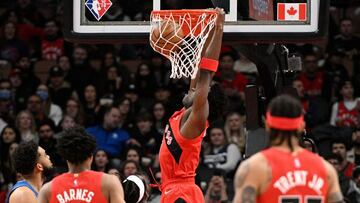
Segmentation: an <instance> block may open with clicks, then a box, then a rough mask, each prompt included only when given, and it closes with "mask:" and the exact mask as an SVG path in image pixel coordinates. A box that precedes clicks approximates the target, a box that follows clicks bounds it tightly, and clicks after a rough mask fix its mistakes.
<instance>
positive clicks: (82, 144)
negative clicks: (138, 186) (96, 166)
mask: <svg viewBox="0 0 360 203" xmlns="http://www.w3.org/2000/svg"><path fill="white" fill-rule="evenodd" d="M95 148H96V141H95V139H94V138H93V137H92V136H90V135H88V134H87V133H86V132H85V130H84V129H83V128H73V129H69V130H66V131H64V132H63V135H62V136H61V138H60V139H59V142H58V145H57V149H58V151H59V154H60V155H61V156H62V158H63V159H64V160H66V162H67V164H68V167H69V172H68V173H64V174H62V175H60V176H58V177H56V178H54V179H53V180H52V181H51V182H49V183H46V184H45V185H44V186H43V187H42V188H41V190H40V194H39V202H40V203H48V202H50V203H65V202H69V203H75V202H76V203H80V202H87V203H122V202H124V192H123V189H122V186H121V184H120V181H119V179H118V178H117V177H116V176H112V175H108V174H104V173H101V172H95V171H92V170H90V168H91V162H92V160H93V153H94V151H95Z"/></svg>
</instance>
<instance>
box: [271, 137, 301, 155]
mask: <svg viewBox="0 0 360 203" xmlns="http://www.w3.org/2000/svg"><path fill="white" fill-rule="evenodd" d="M274 143H278V142H277V140H275V141H274ZM291 144H292V146H293V150H291V149H290V147H289V144H288V142H287V140H285V141H283V142H282V143H281V144H278V145H276V146H272V147H274V148H276V149H279V150H281V151H286V152H293V153H297V152H299V151H301V150H303V148H301V147H300V145H299V140H298V139H297V138H295V137H292V139H291Z"/></svg>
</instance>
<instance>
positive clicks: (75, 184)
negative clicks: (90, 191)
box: [74, 179, 78, 187]
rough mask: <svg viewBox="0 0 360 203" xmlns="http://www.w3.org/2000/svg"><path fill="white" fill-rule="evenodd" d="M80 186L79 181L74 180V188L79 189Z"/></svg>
mask: <svg viewBox="0 0 360 203" xmlns="http://www.w3.org/2000/svg"><path fill="white" fill-rule="evenodd" d="M77 186H78V181H77V180H76V179H75V180H74V187H77Z"/></svg>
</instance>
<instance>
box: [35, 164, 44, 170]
mask: <svg viewBox="0 0 360 203" xmlns="http://www.w3.org/2000/svg"><path fill="white" fill-rule="evenodd" d="M35 167H36V169H37V170H39V171H43V170H44V167H43V165H42V164H40V163H36V166H35Z"/></svg>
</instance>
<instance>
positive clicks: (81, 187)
mask: <svg viewBox="0 0 360 203" xmlns="http://www.w3.org/2000/svg"><path fill="white" fill-rule="evenodd" d="M103 175H104V173H101V172H96V171H83V172H81V173H77V174H73V173H64V174H62V175H60V176H58V177H56V178H54V179H53V181H52V184H51V197H50V203H68V202H70V203H84V202H87V203H107V200H106V198H105V196H104V195H103V193H102V190H101V179H102V176H103Z"/></svg>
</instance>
